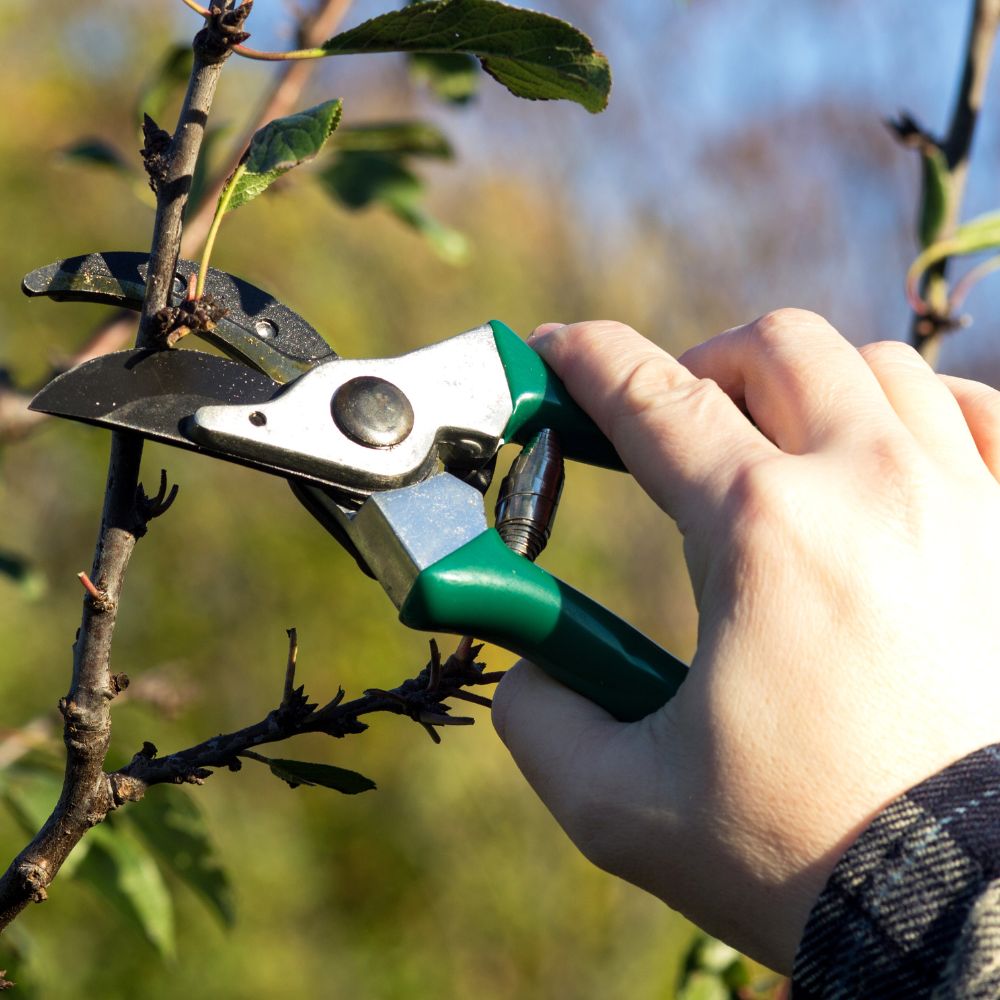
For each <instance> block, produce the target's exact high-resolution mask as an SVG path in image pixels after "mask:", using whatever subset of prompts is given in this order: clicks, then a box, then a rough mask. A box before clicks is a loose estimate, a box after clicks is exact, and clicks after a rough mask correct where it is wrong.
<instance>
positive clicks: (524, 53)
mask: <svg viewBox="0 0 1000 1000" xmlns="http://www.w3.org/2000/svg"><path fill="white" fill-rule="evenodd" d="M318 51H322V52H323V53H325V54H326V55H350V54H355V53H366V52H421V53H432V54H451V53H467V54H471V55H474V56H475V57H476V58H478V59H479V61H480V63H481V64H482V67H483V69H485V70H486V72H487V73H489V74H490V76H492V77H493V78H494V79H495V80H497V81H499V82H500V83H502V84H503V85H504V86H505V87H506V88H507V89H508V90H509V91H510V92H511V93H512V94H515V95H516V96H518V97H526V98H529V99H531V100H570V101H576V102H577V103H578V104H581V105H583V107H585V108H586V109H587V110H588V111H591V112H597V111H603V110H604V108H605V107H607V103H608V94H609V93H610V90H611V70H610V68H609V67H608V61H607V59H605V57H604V56H603V55H602V54H601V53H600V52H596V51H595V50H594V46H593V44H592V43H591V41H590V39H589V38H587V36H586V35H584V34H583V33H582V32H581V31H579V30H577V29H576V28H574V27H573V26H572V25H571V24H567V23H566V22H565V21H560V20H559V19H558V18H555V17H551V16H550V15H548V14H540V13H538V12H536V11H530V10H523V9H521V8H519V7H510V6H508V5H507V4H504V3H498V2H497V0H429V2H426V3H418V4H415V5H413V6H410V7H404V8H403V9H402V10H395V11H390V12H389V13H387V14H382V15H381V16H379V17H374V18H372V19H371V20H370V21H365V22H364V23H363V24H359V25H358V26H357V27H356V28H351V29H350V30H348V31H344V32H342V33H341V34H339V35H335V36H334V37H333V38H331V39H329V40H328V41H326V42H324V43H323V45H322V46H321V47H320V49H319V50H318Z"/></svg>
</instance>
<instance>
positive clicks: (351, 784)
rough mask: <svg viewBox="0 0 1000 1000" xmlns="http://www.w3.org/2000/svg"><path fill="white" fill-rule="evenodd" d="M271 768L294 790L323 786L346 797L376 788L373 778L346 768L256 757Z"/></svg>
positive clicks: (273, 772)
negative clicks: (304, 786) (307, 786)
mask: <svg viewBox="0 0 1000 1000" xmlns="http://www.w3.org/2000/svg"><path fill="white" fill-rule="evenodd" d="M254 759H255V760H260V761H262V762H263V763H265V764H267V765H268V766H269V767H270V768H271V773H272V774H273V775H275V776H276V777H278V778H281V780H282V781H286V782H288V784H289V785H290V786H291V787H292V788H297V787H298V786H299V785H310V786H315V785H322V786H323V787H324V788H332V789H334V790H335V791H338V792H343V793H344V794H345V795H357V794H358V792H367V791H369V790H371V789H373V788H374V787H375V782H374V781H372V780H371V778H366V777H365V776H364V775H363V774H358V772H357V771H349V770H348V769H347V768H345V767H333V766H332V765H331V764H310V763H308V762H306V761H304V760H283V759H282V758H280V757H263V756H260V755H259V754H255V755H254Z"/></svg>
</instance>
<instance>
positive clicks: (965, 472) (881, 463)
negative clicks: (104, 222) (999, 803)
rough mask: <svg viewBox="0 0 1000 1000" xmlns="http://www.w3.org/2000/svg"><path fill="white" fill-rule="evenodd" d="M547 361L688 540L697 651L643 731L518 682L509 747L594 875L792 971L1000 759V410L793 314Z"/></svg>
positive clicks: (576, 335)
mask: <svg viewBox="0 0 1000 1000" xmlns="http://www.w3.org/2000/svg"><path fill="white" fill-rule="evenodd" d="M534 346H535V348H536V349H537V350H538V351H539V353H540V354H541V355H542V356H543V357H544V358H545V360H546V361H547V362H548V363H549V364H550V365H551V366H552V368H553V369H555V371H556V372H557V373H558V374H559V375H560V376H561V378H562V379H563V380H564V382H565V383H566V386H567V388H568V389H569V391H570V393H571V394H572V395H573V396H574V397H575V398H576V400H577V401H578V402H579V403H580V404H581V406H582V407H583V408H584V409H585V410H586V411H587V412H588V413H590V414H591V415H592V416H593V418H594V419H595V421H596V422H597V423H598V425H599V426H600V427H601V428H602V430H603V431H604V432H605V433H606V434H607V435H608V437H609V438H610V439H611V441H612V442H613V443H614V444H615V446H616V447H617V449H618V452H619V454H620V455H621V457H622V459H623V461H624V462H625V465H626V466H627V467H628V469H629V471H630V472H631V473H632V474H633V475H634V476H635V478H636V479H637V480H638V482H639V484H640V485H641V486H642V487H643V489H645V490H646V491H647V492H648V493H649V494H650V495H651V496H652V497H653V498H654V499H655V500H656V501H657V502H658V503H659V504H660V506H661V507H662V508H663V509H664V510H665V511H666V512H667V513H668V514H669V515H670V516H671V517H672V518H674V519H675V520H676V521H677V524H678V526H679V528H680V530H681V532H682V533H683V536H684V550H685V557H686V560H687V564H688V570H689V573H690V576H691V580H692V584H693V587H694V594H695V599H696V601H697V605H698V611H699V627H698V646H697V652H696V654H695V656H694V660H693V663H692V665H691V672H690V675H689V676H688V678H687V679H686V680H685V681H684V684H683V685H682V687H681V689H680V691H679V692H678V694H677V695H676V696H675V697H674V698H673V700H672V701H670V702H669V703H668V704H667V705H665V706H664V707H663V708H662V709H660V710H659V711H657V712H655V713H653V714H652V715H650V716H649V717H647V718H646V719H643V720H642V721H640V722H637V723H631V724H626V723H619V722H617V721H616V720H615V719H613V718H612V717H611V716H609V715H608V714H607V713H605V712H604V711H603V710H602V709H600V708H598V707H597V706H596V705H594V704H592V703H591V702H589V701H587V700H585V699H583V698H581V697H580V696H579V695H576V694H574V693H573V692H571V691H569V690H568V689H566V688H564V687H562V686H561V685H559V684H557V683H556V682H554V681H552V680H550V679H549V678H548V677H547V676H546V675H545V674H543V673H542V672H541V671H539V670H537V669H536V668H534V667H533V666H532V665H531V664H528V663H521V664H518V666H517V667H515V668H514V669H513V670H512V671H510V672H509V673H508V675H507V676H506V677H505V678H504V680H503V682H502V683H501V684H500V686H499V688H498V690H497V694H496V698H495V702H494V722H495V724H496V727H497V730H498V732H499V733H500V736H501V737H502V739H503V740H504V742H505V743H506V744H507V746H508V748H509V749H510V751H511V753H512V755H513V756H514V759H515V761H516V762H517V764H518V766H519V767H520V768H521V770H522V771H523V772H524V774H525V776H526V777H527V779H528V780H529V781H530V782H531V784H532V785H533V786H534V788H535V790H536V792H537V793H538V795H539V796H540V797H541V798H542V800H543V801H544V802H545V804H546V805H547V806H548V807H549V809H550V810H551V811H552V812H553V814H554V815H555V817H556V819H557V820H558V821H559V823H560V824H561V825H562V826H563V827H564V829H565V830H566V832H567V833H568V834H569V836H570V837H571V838H572V839H573V841H574V842H575V843H576V844H577V846H578V847H579V848H580V849H581V850H582V851H583V852H584V853H585V854H586V855H587V856H588V857H589V858H590V859H591V860H592V861H594V862H595V863H596V864H598V865H599V866H601V867H602V868H605V869H606V870H608V871H610V872H612V873H614V874H617V875H620V876H621V877H623V878H625V879H628V880H629V881H630V882H633V883H634V884H636V885H638V886H640V887H642V888H644V889H646V890H648V891H649V892H651V893H654V894H655V895H657V896H659V897H660V898H662V899H663V900H664V901H665V902H666V903H668V904H669V905H670V906H672V907H674V908H675V909H678V910H680V911H681V912H683V913H685V914H686V915H687V916H689V917H690V918H691V919H692V920H693V921H694V922H696V923H697V924H699V925H700V926H702V927H703V928H704V929H706V930H707V931H709V932H711V933H713V934H715V935H717V936H719V937H721V938H723V939H724V940H726V941H728V942H730V943H731V944H733V945H734V946H736V947H738V948H740V949H741V950H743V951H744V952H746V953H747V954H749V955H751V956H753V957H755V958H757V959H759V960H760V961H762V962H764V963H765V964H767V965H769V966H770V967H772V968H774V969H777V970H780V971H785V972H787V971H789V970H790V969H791V965H792V960H793V958H794V954H795V948H796V945H797V943H798V941H799V938H800V936H801V933H802V931H803V928H804V926H805V922H806V918H807V916H808V914H809V910H810V908H811V907H812V905H813V903H814V902H815V900H816V898H817V897H818V895H819V893H820V891H821V889H822V888H823V885H824V883H825V881H826V879H827V877H828V875H829V874H830V872H831V871H832V869H833V867H834V865H835V864H836V862H837V860H838V859H839V857H840V855H841V854H842V853H843V851H844V850H845V849H846V848H847V847H848V846H849V845H850V843H851V842H852V841H853V840H854V839H855V838H856V837H857V836H858V835H859V834H860V832H861V831H862V830H863V829H864V827H865V826H866V825H867V823H868V822H869V821H870V820H871V818H872V817H873V816H874V815H875V814H876V813H877V812H878V811H879V810H880V809H881V808H882V807H884V806H885V805H886V804H888V803H889V802H890V801H891V800H892V799H894V798H895V797H897V796H898V795H900V794H902V793H903V792H904V791H906V790H907V789H908V788H910V787H912V786H913V785H915V784H916V783H918V782H919V781H921V780H923V779H924V778H926V777H928V776H930V775H931V774H934V773H936V772H937V771H939V770H940V769H942V768H943V767H945V766H947V765H948V764H950V763H952V762H953V761H955V760H957V759H959V758H961V757H962V756H964V755H965V754H967V753H969V752H971V751H973V750H976V749H978V748H980V747H982V746H985V745H986V744H989V743H991V742H994V741H996V740H997V739H1000V709H998V707H997V706H998V705H1000V628H998V627H997V624H996V618H997V604H998V598H1000V485H998V482H997V479H998V478H1000V393H998V392H995V391H994V390H992V389H989V388H987V387H986V386H982V385H979V384H977V383H974V382H968V381H965V380H960V379H948V378H943V377H939V376H937V375H935V374H934V373H933V372H932V371H931V369H930V368H929V367H928V366H927V365H926V364H925V363H924V361H923V360H922V359H921V358H920V357H919V355H918V354H917V353H916V352H915V351H913V350H912V349H911V348H909V347H907V346H905V345H902V344H899V343H882V344H873V345H869V346H868V347H866V348H863V349H862V350H861V351H860V352H859V351H857V350H856V349H855V348H854V347H852V346H851V345H850V344H848V342H847V341H845V340H844V339H842V338H841V337H840V335H839V334H837V333H836V331H834V330H833V329H832V328H831V327H830V326H829V325H828V324H827V323H826V322H825V321H824V320H822V319H821V318H820V317H818V316H815V315H814V314H811V313H805V312H801V311H797V310H782V311H779V312H776V313H772V314H769V315H768V316H765V317H763V318H762V319H759V320H757V321H756V322H755V323H751V324H750V325H749V326H745V327H741V328H739V329H736V330H731V331H728V332H726V333H724V334H721V335H720V336H718V337H715V338H713V339H712V340H710V341H708V342H706V343H704V344H702V345H700V346H699V347H696V348H694V349H693V350H691V351H688V352H687V353H686V354H685V355H683V356H682V357H681V358H680V359H679V360H674V359H673V358H671V357H670V356H668V355H667V354H665V353H664V352H662V351H661V350H660V349H659V348H657V347H656V346H654V345H653V344H651V343H650V342H649V341H647V340H645V339H643V338H642V337H640V336H639V335H638V334H637V333H636V332H635V331H633V330H631V329H629V328H628V327H624V326H622V325H620V324H616V323H608V322H594V323H578V324H574V325H572V326H565V327H558V328H553V327H551V326H547V327H543V328H539V330H538V331H536V336H535V340H534ZM745 414H749V417H750V418H751V419H752V422H751V419H748V418H747V416H746V415H745ZM754 425H756V426H754Z"/></svg>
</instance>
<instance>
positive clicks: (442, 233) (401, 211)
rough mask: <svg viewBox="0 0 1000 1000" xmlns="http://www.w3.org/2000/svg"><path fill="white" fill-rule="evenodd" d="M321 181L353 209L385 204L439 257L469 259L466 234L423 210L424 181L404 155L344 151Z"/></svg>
mask: <svg viewBox="0 0 1000 1000" xmlns="http://www.w3.org/2000/svg"><path fill="white" fill-rule="evenodd" d="M320 181H321V183H322V184H323V185H324V187H325V188H326V189H327V191H328V192H329V193H330V194H332V195H333V196H334V197H335V198H337V199H338V200H339V201H341V202H342V203H343V204H344V205H346V206H347V207H348V208H350V209H354V210H357V209H360V208H365V207H366V206H368V205H371V204H374V203H378V204H381V205H383V206H384V207H385V208H387V209H388V210H389V211H390V212H392V214H393V215H395V216H396V218H397V219H399V220H400V221H401V222H403V223H404V224H406V225H407V226H409V227H411V228H412V229H415V230H416V231H417V232H418V233H420V234H421V235H422V236H423V237H424V238H425V239H427V241H428V242H429V243H430V245H431V247H432V248H433V249H434V251H435V252H436V253H437V254H438V256H440V257H441V258H442V259H444V260H446V261H447V262H448V263H450V264H462V263H464V262H465V261H466V260H467V259H468V256H469V244H468V240H466V238H465V236H463V235H462V233H460V232H458V231H457V230H455V229H451V228H450V227H448V226H445V225H444V224H443V223H441V222H439V221H438V220H437V219H435V218H434V217H433V216H432V215H431V214H430V213H429V212H427V211H426V209H424V207H423V205H422V200H423V197H424V185H423V181H421V180H420V178H419V177H417V175H416V174H414V173H413V171H411V170H410V169H409V168H408V167H407V166H406V163H405V160H404V159H403V157H401V156H394V155H390V154H383V153H362V152H356V153H346V152H345V153H342V154H340V155H339V156H338V157H337V159H336V160H335V161H334V162H333V163H332V164H331V165H330V166H329V167H327V168H326V170H324V171H323V173H322V174H321V175H320Z"/></svg>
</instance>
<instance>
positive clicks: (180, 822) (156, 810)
mask: <svg viewBox="0 0 1000 1000" xmlns="http://www.w3.org/2000/svg"><path fill="white" fill-rule="evenodd" d="M122 816H123V818H125V819H128V820H129V821H131V823H132V824H133V825H134V826H135V828H136V829H137V830H138V832H139V834H140V836H141V837H142V838H143V840H144V841H145V842H146V843H147V844H148V845H149V847H150V848H152V850H153V852H154V853H155V854H156V856H157V858H158V859H159V860H160V862H161V863H162V864H163V866H164V867H165V868H166V869H167V870H168V871H170V872H173V873H174V874H175V875H176V876H177V877H178V878H179V879H181V881H183V882H184V883H186V884H187V885H188V886H190V887H191V888H192V889H193V890H194V891H195V892H196V893H198V895H200V896H201V897H202V899H204V900H205V902H207V903H208V905H209V906H210V907H211V909H212V910H213V911H214V913H215V914H216V916H217V917H218V918H219V920H220V922H221V923H222V924H223V925H224V926H226V927H231V926H232V925H233V921H234V919H235V911H234V907H233V893H232V885H231V884H230V881H229V876H228V874H227V873H226V871H225V869H224V868H223V867H222V866H221V864H220V863H219V860H218V856H217V853H216V850H215V845H214V844H213V843H212V838H211V836H210V835H209V832H208V827H207V825H206V823H205V818H204V815H203V814H202V812H201V810H200V809H199V808H198V806H197V804H196V803H195V801H194V799H192V798H191V796H190V795H188V794H187V793H186V792H183V791H181V790H180V789H175V788H165V789H158V788H156V789H150V790H149V791H148V792H147V793H146V796H145V798H144V799H143V800H142V802H141V803H138V804H137V805H136V806H134V807H129V809H128V810H127V811H126V812H124V813H123V814H122Z"/></svg>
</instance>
